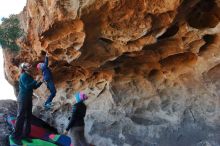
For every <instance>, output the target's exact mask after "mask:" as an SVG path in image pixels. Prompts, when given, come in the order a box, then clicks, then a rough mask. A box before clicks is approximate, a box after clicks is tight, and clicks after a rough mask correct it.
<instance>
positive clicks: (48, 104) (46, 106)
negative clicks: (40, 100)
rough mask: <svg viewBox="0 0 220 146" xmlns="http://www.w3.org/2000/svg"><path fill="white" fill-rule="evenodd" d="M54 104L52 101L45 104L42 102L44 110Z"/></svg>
mask: <svg viewBox="0 0 220 146" xmlns="http://www.w3.org/2000/svg"><path fill="white" fill-rule="evenodd" d="M53 105H54V104H53V103H51V102H50V103H47V104H44V108H45V109H46V110H48V109H51V107H52V106H53Z"/></svg>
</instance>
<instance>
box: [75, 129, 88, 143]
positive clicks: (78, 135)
mask: <svg viewBox="0 0 220 146" xmlns="http://www.w3.org/2000/svg"><path fill="white" fill-rule="evenodd" d="M71 132H72V136H73V137H72V139H71V141H72V144H73V145H74V146H89V144H88V143H87V141H86V139H85V136H84V127H83V126H82V127H73V128H72V129H71Z"/></svg>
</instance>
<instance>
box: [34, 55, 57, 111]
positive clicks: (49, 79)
mask: <svg viewBox="0 0 220 146" xmlns="http://www.w3.org/2000/svg"><path fill="white" fill-rule="evenodd" d="M37 69H39V70H41V71H42V73H43V79H44V82H45V83H46V85H47V88H48V89H49V91H50V95H49V96H48V98H47V100H46V102H45V103H44V107H45V109H50V108H51V106H52V100H53V98H54V97H55V96H56V88H55V85H54V82H53V76H52V73H51V71H50V68H49V67H48V54H47V53H46V56H45V61H44V63H38V64H37Z"/></svg>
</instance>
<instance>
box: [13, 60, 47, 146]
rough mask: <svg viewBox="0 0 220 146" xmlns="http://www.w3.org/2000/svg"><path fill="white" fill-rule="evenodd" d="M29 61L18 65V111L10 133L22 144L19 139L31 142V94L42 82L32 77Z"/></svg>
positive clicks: (16, 141) (17, 142)
mask: <svg viewBox="0 0 220 146" xmlns="http://www.w3.org/2000/svg"><path fill="white" fill-rule="evenodd" d="M31 67H32V66H31V65H30V64H29V63H22V64H21V65H20V69H21V74H20V77H19V92H18V96H17V102H18V113H17V120H16V124H15V130H14V132H13V134H12V140H13V141H14V142H15V143H16V144H18V145H22V142H21V139H24V140H26V141H29V142H31V139H29V138H28V136H29V134H30V132H31V123H30V122H31V116H32V95H33V90H34V89H37V88H38V87H40V86H41V84H42V83H43V82H42V81H39V80H40V79H39V78H37V79H36V80H34V79H33V77H32V75H31V74H32V69H31Z"/></svg>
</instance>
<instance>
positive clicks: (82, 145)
mask: <svg viewBox="0 0 220 146" xmlns="http://www.w3.org/2000/svg"><path fill="white" fill-rule="evenodd" d="M74 97H75V101H76V103H75V104H74V105H73V108H72V117H71V119H70V121H69V124H68V126H67V128H66V130H65V132H64V134H65V135H66V134H67V133H68V131H69V130H70V129H71V131H72V134H73V139H72V144H73V145H74V146H89V144H88V143H87V141H86V139H85V136H84V126H85V123H84V117H85V115H86V105H85V103H84V101H85V100H86V99H88V96H86V94H84V93H82V92H77V93H76V94H75V95H74Z"/></svg>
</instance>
